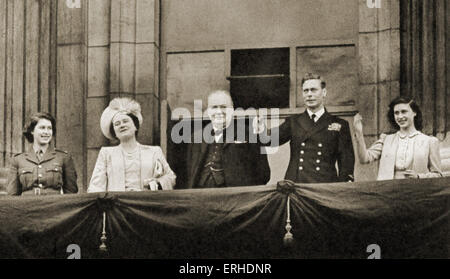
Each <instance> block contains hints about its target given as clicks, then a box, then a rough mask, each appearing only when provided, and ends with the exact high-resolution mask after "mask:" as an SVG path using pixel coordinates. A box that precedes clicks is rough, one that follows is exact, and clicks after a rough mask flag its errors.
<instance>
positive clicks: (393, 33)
mask: <svg viewBox="0 0 450 279" xmlns="http://www.w3.org/2000/svg"><path fill="white" fill-rule="evenodd" d="M368 2H372V0H359V36H358V37H359V40H358V63H359V90H360V91H359V94H358V97H359V99H358V103H357V108H358V110H359V112H360V114H361V115H362V117H363V123H364V135H365V138H366V144H367V145H368V146H369V145H370V144H372V143H373V142H374V141H375V140H376V139H377V138H378V136H379V135H380V134H381V133H383V132H387V131H389V129H390V127H389V123H388V121H387V118H386V114H387V111H388V105H389V103H390V101H391V100H392V99H393V98H395V97H396V96H398V95H399V94H400V83H399V80H400V3H399V0H390V1H387V0H380V1H378V2H379V3H380V4H381V7H379V8H377V7H376V6H375V7H374V6H372V5H368ZM369 6H372V8H370V7H369ZM376 166H377V163H374V164H371V165H368V166H367V165H366V166H361V165H360V164H359V162H358V160H357V166H356V170H357V171H356V178H357V179H358V180H374V179H376V174H377V171H378V168H377V167H376Z"/></svg>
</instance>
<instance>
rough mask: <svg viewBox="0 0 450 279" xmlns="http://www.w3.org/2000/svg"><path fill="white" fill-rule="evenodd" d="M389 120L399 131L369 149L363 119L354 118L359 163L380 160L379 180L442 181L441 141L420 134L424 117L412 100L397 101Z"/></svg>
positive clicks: (383, 135) (379, 140)
mask: <svg viewBox="0 0 450 279" xmlns="http://www.w3.org/2000/svg"><path fill="white" fill-rule="evenodd" d="M388 120H389V122H390V124H391V125H392V127H393V128H394V129H395V130H397V132H396V133H394V134H389V135H386V134H382V135H381V136H380V139H378V140H377V141H376V142H375V143H373V144H372V146H370V147H369V148H366V144H365V142H364V135H363V125H362V117H361V115H359V114H357V115H355V117H354V122H353V125H354V131H355V138H356V147H357V154H358V157H359V161H360V163H362V164H368V163H371V162H373V161H375V160H380V162H379V168H378V177H377V180H388V179H402V178H430V177H440V176H442V172H441V159H440V155H439V140H438V139H437V138H435V137H432V136H427V135H425V134H423V133H422V132H420V130H421V129H422V113H421V111H420V108H419V106H418V105H417V104H416V103H415V102H414V100H412V99H411V98H408V97H402V96H401V97H397V98H395V99H394V100H393V101H392V102H391V104H390V105H389V111H388Z"/></svg>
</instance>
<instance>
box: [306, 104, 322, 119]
mask: <svg viewBox="0 0 450 279" xmlns="http://www.w3.org/2000/svg"><path fill="white" fill-rule="evenodd" d="M306 111H307V112H308V115H309V118H311V115H313V114H315V115H316V119H317V120H316V122H317V121H319V119H320V117H321V116H322V115H323V114H324V113H325V107H322V108H321V109H319V110H318V111H316V112H312V111H310V110H309V109H306Z"/></svg>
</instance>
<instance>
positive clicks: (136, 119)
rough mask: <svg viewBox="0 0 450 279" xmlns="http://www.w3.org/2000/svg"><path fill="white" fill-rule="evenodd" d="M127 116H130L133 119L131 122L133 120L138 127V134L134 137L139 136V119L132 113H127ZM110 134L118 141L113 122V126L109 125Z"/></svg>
mask: <svg viewBox="0 0 450 279" xmlns="http://www.w3.org/2000/svg"><path fill="white" fill-rule="evenodd" d="M126 115H128V116H129V117H130V118H131V120H133V123H134V126H135V127H136V132H135V133H134V135H135V136H137V134H138V131H139V119H138V118H137V117H136V116H135V115H134V114H132V113H127V114H126ZM109 132H110V133H111V135H112V136H113V137H114V138H115V139H117V136H116V132H114V125H113V123H112V122H111V125H109Z"/></svg>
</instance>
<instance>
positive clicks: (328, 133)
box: [278, 110, 355, 183]
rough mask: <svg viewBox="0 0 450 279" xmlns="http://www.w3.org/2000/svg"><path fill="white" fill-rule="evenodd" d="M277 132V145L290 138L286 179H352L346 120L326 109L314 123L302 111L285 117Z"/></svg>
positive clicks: (316, 181)
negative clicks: (278, 142)
mask: <svg viewBox="0 0 450 279" xmlns="http://www.w3.org/2000/svg"><path fill="white" fill-rule="evenodd" d="M278 132H279V137H280V144H284V143H286V142H288V141H289V140H290V141H291V143H290V145H291V158H290V161H289V166H288V169H287V172H286V175H285V179H289V180H292V181H294V182H298V183H328V182H341V181H353V170H354V164H355V156H354V152H353V145H352V139H351V134H350V128H349V125H348V122H347V121H345V120H343V119H341V118H339V117H336V116H333V115H331V114H329V113H328V112H327V111H326V110H325V113H324V114H323V115H322V116H321V117H320V118H319V120H318V121H317V122H315V123H314V122H313V121H312V120H311V119H310V117H309V115H308V113H307V112H306V111H305V112H304V113H302V114H299V115H297V116H293V117H290V118H288V119H287V120H286V122H285V123H283V124H282V125H280V127H279V131H278ZM336 163H337V166H338V170H337V169H336Z"/></svg>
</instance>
